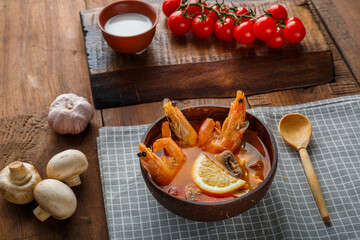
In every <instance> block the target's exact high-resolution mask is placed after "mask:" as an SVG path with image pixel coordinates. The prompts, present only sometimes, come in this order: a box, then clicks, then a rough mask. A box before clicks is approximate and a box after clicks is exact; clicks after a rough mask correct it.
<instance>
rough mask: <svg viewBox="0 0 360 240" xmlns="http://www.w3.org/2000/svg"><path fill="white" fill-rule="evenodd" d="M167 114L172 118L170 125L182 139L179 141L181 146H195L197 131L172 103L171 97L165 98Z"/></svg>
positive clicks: (164, 105) (164, 103)
mask: <svg viewBox="0 0 360 240" xmlns="http://www.w3.org/2000/svg"><path fill="white" fill-rule="evenodd" d="M163 107H164V109H165V115H166V116H167V117H168V118H169V119H170V127H171V129H172V130H173V132H174V133H175V135H176V136H177V137H178V138H179V139H180V140H179V141H178V142H177V143H178V144H179V146H181V147H193V146H195V145H196V143H197V137H198V136H197V133H196V131H195V130H194V128H193V127H192V126H191V125H190V123H189V121H188V120H187V119H186V118H185V116H184V115H183V114H182V112H181V111H180V110H179V109H178V108H177V107H174V106H173V105H172V104H171V101H170V100H169V99H167V98H166V99H164V101H163Z"/></svg>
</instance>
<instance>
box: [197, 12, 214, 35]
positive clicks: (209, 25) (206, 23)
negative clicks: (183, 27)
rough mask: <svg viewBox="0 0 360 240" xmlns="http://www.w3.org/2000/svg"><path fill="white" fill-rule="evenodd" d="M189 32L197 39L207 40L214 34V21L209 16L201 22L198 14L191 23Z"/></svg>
mask: <svg viewBox="0 0 360 240" xmlns="http://www.w3.org/2000/svg"><path fill="white" fill-rule="evenodd" d="M191 30H192V32H193V33H194V35H195V36H197V37H198V38H207V37H209V36H210V35H211V34H212V33H213V32H214V21H213V20H212V18H211V17H209V16H208V17H207V18H206V19H204V20H201V14H200V15H198V16H197V17H196V18H194V20H193V21H192V24H191Z"/></svg>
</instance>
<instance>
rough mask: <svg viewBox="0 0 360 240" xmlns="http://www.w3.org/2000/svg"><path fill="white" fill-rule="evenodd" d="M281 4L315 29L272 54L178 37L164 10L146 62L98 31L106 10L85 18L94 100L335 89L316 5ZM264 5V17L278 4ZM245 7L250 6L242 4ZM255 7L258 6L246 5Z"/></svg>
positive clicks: (261, 47)
mask: <svg viewBox="0 0 360 240" xmlns="http://www.w3.org/2000/svg"><path fill="white" fill-rule="evenodd" d="M296 2H297V1H279V3H280V4H282V5H284V6H285V8H286V9H287V10H288V12H289V16H296V17H298V18H300V19H301V20H302V21H303V23H304V25H305V27H306V30H307V34H306V37H305V39H304V40H303V41H302V42H301V43H299V44H289V43H286V44H285V46H283V47H282V48H280V49H271V48H268V47H267V46H266V45H265V43H264V42H262V41H260V40H256V41H255V42H254V43H253V44H251V45H240V44H238V43H236V42H235V41H231V42H222V41H220V40H218V39H217V38H216V37H215V36H211V37H210V38H208V39H205V40H202V39H199V38H196V37H195V36H194V35H193V34H192V33H191V32H189V33H187V34H186V35H185V36H176V35H174V34H171V33H170V31H169V30H168V27H167V18H166V17H165V15H164V14H163V13H162V11H161V4H157V5H154V6H155V7H156V8H157V9H158V12H159V16H160V19H159V23H158V25H157V29H156V34H155V37H154V39H153V41H152V43H151V45H150V46H149V48H148V49H147V50H146V51H145V52H143V53H142V54H140V55H125V54H119V53H116V52H114V51H113V50H112V49H111V48H110V47H109V46H108V45H107V43H106V42H105V41H104V39H103V38H102V35H101V31H100V29H99V28H98V27H97V16H98V13H99V11H100V9H92V10H84V11H81V12H80V17H81V22H82V27H83V33H84V41H85V47H86V52H87V60H88V67H89V75H90V81H91V88H92V94H93V100H94V104H95V107H96V108H110V107H119V106H126V105H132V104H139V103H146V102H153V101H159V100H162V99H164V98H170V99H184V98H203V97H233V96H235V93H236V90H238V89H240V90H242V91H244V92H245V93H246V94H247V95H250V94H257V93H262V92H269V91H276V90H281V89H290V88H298V87H305V86H313V85H318V84H323V83H327V82H330V81H332V80H333V78H334V72H333V60H332V55H331V51H330V48H329V46H328V44H327V43H326V41H325V39H324V37H323V35H322V33H321V31H320V28H319V23H317V22H315V19H314V17H313V14H314V13H313V12H312V10H311V9H310V8H309V5H308V4H306V2H305V4H302V5H300V6H299V5H296ZM272 4H274V3H268V4H264V3H261V4H257V5H256V9H257V12H259V13H261V12H262V11H263V10H266V9H267V8H268V7H269V6H270V5H272ZM242 6H244V4H242ZM245 6H250V7H252V8H253V7H255V6H254V4H251V5H249V4H248V5H245Z"/></svg>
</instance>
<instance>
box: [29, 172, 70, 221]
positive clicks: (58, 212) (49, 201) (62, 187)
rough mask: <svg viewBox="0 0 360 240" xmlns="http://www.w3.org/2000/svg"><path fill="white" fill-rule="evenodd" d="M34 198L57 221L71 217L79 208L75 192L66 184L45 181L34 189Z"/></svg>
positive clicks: (51, 180) (52, 180)
mask: <svg viewBox="0 0 360 240" xmlns="http://www.w3.org/2000/svg"><path fill="white" fill-rule="evenodd" d="M34 197H35V200H36V202H37V203H38V204H39V205H40V207H41V208H42V209H43V210H44V211H46V212H48V213H49V214H51V216H53V217H54V218H56V219H60V220H62V219H66V218H69V217H71V216H72V215H73V214H74V212H75V210H76V207H77V200H76V196H75V194H74V192H73V191H72V190H71V188H70V187H69V186H67V185H66V184H65V183H62V182H60V181H58V180H55V179H45V180H43V181H41V182H40V183H38V185H36V187H35V189H34Z"/></svg>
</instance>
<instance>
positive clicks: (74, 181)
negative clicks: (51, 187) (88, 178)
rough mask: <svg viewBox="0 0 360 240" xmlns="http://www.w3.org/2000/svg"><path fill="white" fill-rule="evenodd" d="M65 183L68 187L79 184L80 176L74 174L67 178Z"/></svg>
mask: <svg viewBox="0 0 360 240" xmlns="http://www.w3.org/2000/svg"><path fill="white" fill-rule="evenodd" d="M65 183H66V184H67V185H68V186H69V187H74V186H77V185H80V184H81V179H80V176H79V175H78V176H75V177H73V178H70V179H67V180H66V181H65Z"/></svg>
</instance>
